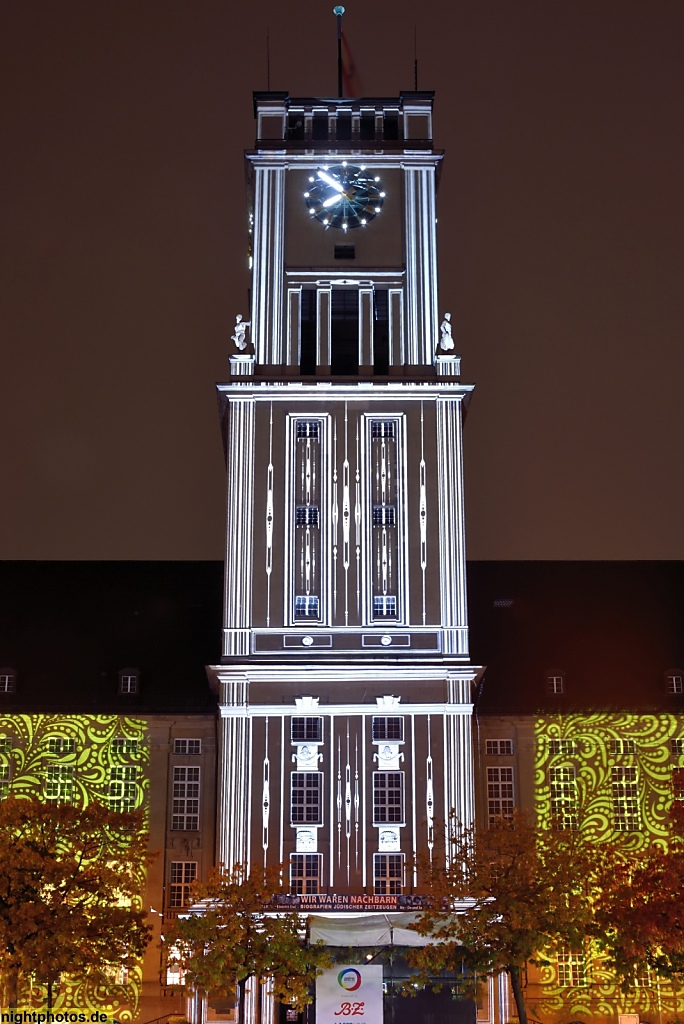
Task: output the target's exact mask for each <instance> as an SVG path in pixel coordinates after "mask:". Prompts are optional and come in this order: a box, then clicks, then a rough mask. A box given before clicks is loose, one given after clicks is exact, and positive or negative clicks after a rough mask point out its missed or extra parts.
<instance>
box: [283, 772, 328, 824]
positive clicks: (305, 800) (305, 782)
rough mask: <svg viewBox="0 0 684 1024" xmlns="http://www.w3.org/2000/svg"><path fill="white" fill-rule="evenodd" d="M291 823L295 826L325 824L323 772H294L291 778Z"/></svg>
mask: <svg viewBox="0 0 684 1024" xmlns="http://www.w3.org/2000/svg"><path fill="white" fill-rule="evenodd" d="M290 821H291V823H292V824H293V825H322V824H323V775H322V773H321V772H292V775H291V777H290Z"/></svg>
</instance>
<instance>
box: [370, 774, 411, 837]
mask: <svg viewBox="0 0 684 1024" xmlns="http://www.w3.org/2000/svg"><path fill="white" fill-rule="evenodd" d="M403 823H404V773H403V772H373V824H374V825H400V824H403Z"/></svg>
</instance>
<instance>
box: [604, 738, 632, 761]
mask: <svg viewBox="0 0 684 1024" xmlns="http://www.w3.org/2000/svg"><path fill="white" fill-rule="evenodd" d="M608 753H609V754H610V755H611V757H623V755H625V754H636V741H635V740H608Z"/></svg>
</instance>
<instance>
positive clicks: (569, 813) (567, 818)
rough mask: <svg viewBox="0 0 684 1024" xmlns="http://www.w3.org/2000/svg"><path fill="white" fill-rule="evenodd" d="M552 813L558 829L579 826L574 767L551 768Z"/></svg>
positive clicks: (554, 823) (554, 824)
mask: <svg viewBox="0 0 684 1024" xmlns="http://www.w3.org/2000/svg"><path fill="white" fill-rule="evenodd" d="M549 784H550V787H551V815H552V817H553V827H554V828H555V829H557V830H561V831H562V830H565V829H573V830H574V829H576V828H577V782H576V781H575V769H574V768H572V767H563V768H549Z"/></svg>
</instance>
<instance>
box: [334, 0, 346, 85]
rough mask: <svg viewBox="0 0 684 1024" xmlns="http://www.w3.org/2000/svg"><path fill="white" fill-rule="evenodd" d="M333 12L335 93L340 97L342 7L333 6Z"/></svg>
mask: <svg viewBox="0 0 684 1024" xmlns="http://www.w3.org/2000/svg"><path fill="white" fill-rule="evenodd" d="M333 14H334V15H335V17H336V18H337V95H338V96H339V98H340V99H342V91H343V90H342V15H343V14H344V7H342V6H341V5H338V6H337V7H333Z"/></svg>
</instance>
